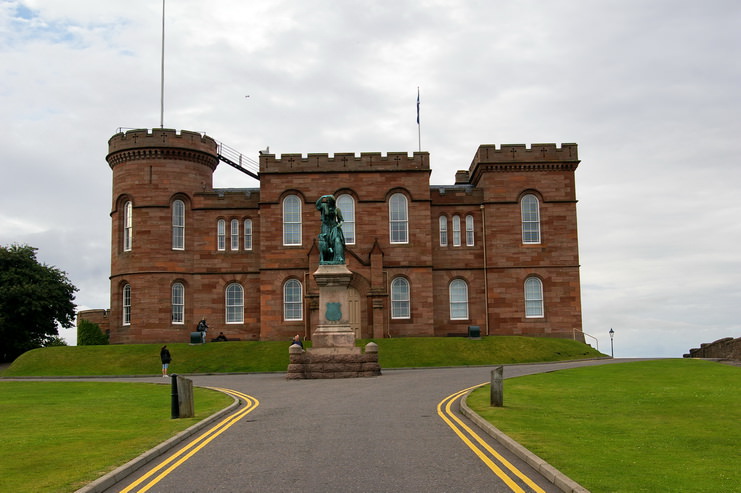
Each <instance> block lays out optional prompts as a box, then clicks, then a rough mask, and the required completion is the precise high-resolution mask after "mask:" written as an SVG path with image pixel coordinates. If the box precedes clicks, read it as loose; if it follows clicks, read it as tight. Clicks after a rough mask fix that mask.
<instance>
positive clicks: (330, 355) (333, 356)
mask: <svg viewBox="0 0 741 493" xmlns="http://www.w3.org/2000/svg"><path fill="white" fill-rule="evenodd" d="M348 349H352V351H348ZM288 353H289V356H290V364H289V365H288V373H287V375H286V378H287V379H289V380H301V379H318V378H358V377H377V376H379V375H380V374H381V366H380V365H379V364H378V345H377V344H375V343H373V342H370V343H368V344H367V345H366V346H365V352H363V351H361V348H359V347H353V348H313V349H307V350H306V351H304V350H303V349H301V347H300V346H298V345H292V346H291V347H290V348H289V350H288Z"/></svg>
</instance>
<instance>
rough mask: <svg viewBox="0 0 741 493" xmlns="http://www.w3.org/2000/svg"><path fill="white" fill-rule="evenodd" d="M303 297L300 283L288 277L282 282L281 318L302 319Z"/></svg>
mask: <svg viewBox="0 0 741 493" xmlns="http://www.w3.org/2000/svg"><path fill="white" fill-rule="evenodd" d="M303 318H304V297H303V290H302V287H301V283H300V282H299V281H298V280H297V279H289V280H288V281H286V283H285V284H283V320H303Z"/></svg>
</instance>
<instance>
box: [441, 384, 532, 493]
mask: <svg viewBox="0 0 741 493" xmlns="http://www.w3.org/2000/svg"><path fill="white" fill-rule="evenodd" d="M486 383H488V382H486ZM486 383H482V384H479V385H474V386H473V387H469V388H467V389H463V390H460V391H458V392H456V393H454V394H451V395H449V396H448V397H446V398H445V399H443V400H442V401H441V402H440V403H439V404H438V405H437V414H438V415H439V416H440V417H441V418H442V419H443V421H445V423H446V424H447V425H448V426H449V427H450V428H451V429H452V430H453V431H454V432H455V434H456V435H458V437H459V438H460V439H461V440H463V443H465V444H466V445H467V446H468V448H470V449H471V450H472V451H473V452H474V453H475V454H476V455H477V456H478V457H479V459H481V461H482V462H484V464H486V465H487V466H488V467H489V469H491V470H492V472H494V474H496V475H497V476H498V477H499V479H501V480H502V481H503V482H504V483H505V484H506V485H507V486H508V487H509V488H510V489H511V490H512V491H514V492H517V493H524V492H525V490H523V489H522V488H521V487H520V486H519V485H518V484H517V483H516V482H515V481H514V480H513V479H512V478H511V477H510V476H509V475H508V474H507V473H506V472H505V471H504V470H503V469H502V468H501V467H499V466H498V465H497V464H496V463H495V462H494V461H493V460H492V459H491V458H489V456H487V455H486V454H485V453H484V451H483V450H482V449H481V448H479V447H478V446H476V445H475V444H474V443H473V442H472V441H471V440H470V439H469V438H468V437H467V436H466V435H465V434H464V433H463V431H461V429H462V430H465V432H466V433H468V434H469V435H470V436H471V437H472V438H473V439H474V440H475V441H476V442H478V444H479V445H480V446H481V447H482V448H483V449H485V450H486V452H488V453H489V454H490V455H491V456H492V457H493V458H494V459H495V460H497V461H499V463H500V464H502V465H503V466H504V467H505V468H507V469H509V471H510V472H511V473H512V474H514V475H515V476H516V477H518V478H519V479H520V480H522V481H523V482H524V483H525V484H526V485H527V486H529V487H530V488H531V489H532V490H533V491H534V492H536V493H545V491H544V490H543V489H542V488H541V487H540V486H538V485H537V484H536V483H535V482H534V481H533V480H532V479H530V478H529V477H528V476H526V475H525V474H524V473H523V472H522V471H520V470H519V469H517V468H516V467H515V466H514V465H512V463H510V462H509V461H508V460H507V459H505V458H504V457H503V456H502V455H501V454H499V453H498V452H497V451H496V450H494V449H493V448H492V447H491V446H490V445H489V444H488V443H487V442H486V441H485V440H483V439H482V438H481V437H480V436H479V435H478V434H477V433H476V432H474V431H473V430H472V429H471V428H470V427H468V426H467V425H466V424H465V423H463V422H462V421H461V420H460V419H459V418H458V417H457V416H456V415H455V414H454V413H453V411H452V410H451V406H452V405H453V402H455V401H457V400H458V399H460V398H461V396H463V395H464V394H465V393H466V392H468V391H469V390H471V389H475V388H476V387H480V386H482V385H486ZM443 406H444V410H445V412H443ZM453 421H455V423H453Z"/></svg>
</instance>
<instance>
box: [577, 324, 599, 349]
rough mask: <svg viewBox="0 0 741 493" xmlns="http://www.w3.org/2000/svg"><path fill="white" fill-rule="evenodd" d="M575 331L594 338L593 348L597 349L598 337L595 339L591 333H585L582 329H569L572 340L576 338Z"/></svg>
mask: <svg viewBox="0 0 741 493" xmlns="http://www.w3.org/2000/svg"><path fill="white" fill-rule="evenodd" d="M577 332H581V334H582V335H584V336H586V337H591V338H592V339H594V342H595V345H596V348H595V349H597V351H599V339H597V338H596V337H594V336H593V335H590V334H587V333H586V332H584V331H582V330H579V329H571V335H572V337H573V339H574V340H576V333H577Z"/></svg>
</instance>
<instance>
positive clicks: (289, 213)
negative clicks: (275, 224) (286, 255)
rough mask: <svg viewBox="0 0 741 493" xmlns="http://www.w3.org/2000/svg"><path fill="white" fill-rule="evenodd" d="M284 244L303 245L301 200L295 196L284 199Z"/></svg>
mask: <svg viewBox="0 0 741 493" xmlns="http://www.w3.org/2000/svg"><path fill="white" fill-rule="evenodd" d="M283 244H284V245H300V244H301V200H300V199H299V198H298V197H297V196H295V195H289V196H288V197H286V198H285V199H283Z"/></svg>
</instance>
